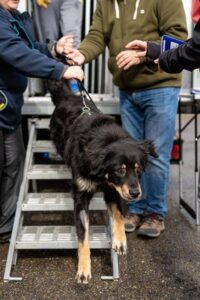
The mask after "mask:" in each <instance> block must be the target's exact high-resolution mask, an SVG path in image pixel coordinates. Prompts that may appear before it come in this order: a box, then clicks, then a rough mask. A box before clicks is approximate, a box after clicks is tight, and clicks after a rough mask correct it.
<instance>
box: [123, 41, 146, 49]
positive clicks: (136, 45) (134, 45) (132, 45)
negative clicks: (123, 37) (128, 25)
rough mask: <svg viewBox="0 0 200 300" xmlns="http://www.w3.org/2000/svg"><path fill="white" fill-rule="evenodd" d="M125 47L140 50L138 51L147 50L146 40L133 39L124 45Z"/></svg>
mask: <svg viewBox="0 0 200 300" xmlns="http://www.w3.org/2000/svg"><path fill="white" fill-rule="evenodd" d="M126 48H127V49H134V50H136V49H137V50H140V51H147V42H145V41H140V40H134V41H132V42H130V43H128V44H127V45H126Z"/></svg>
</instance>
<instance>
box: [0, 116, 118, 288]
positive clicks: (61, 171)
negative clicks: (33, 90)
mask: <svg viewBox="0 0 200 300" xmlns="http://www.w3.org/2000/svg"><path fill="white" fill-rule="evenodd" d="M40 129H45V130H46V129H49V119H32V120H31V121H30V126H29V141H28V146H27V154H26V160H25V167H24V178H23V182H22V185H21V189H20V193H19V199H18V203H17V209H16V214H15V220H14V225H13V231H12V236H11V241H10V245H9V251H8V256H7V262H6V268H5V273H4V281H5V282H7V281H10V280H22V277H12V276H11V272H12V267H13V265H16V263H17V257H18V251H19V250H21V249H76V248H77V244H78V243H77V237H76V229H75V227H74V226H66V225H64V226H32V225H31V226H30V225H29V226H27V225H25V224H24V218H25V214H26V213H28V212H40V214H41V213H47V212H58V211H59V212H62V211H66V212H67V211H73V208H74V203H73V199H72V198H71V194H70V193H68V192H66V193H65V192H62V193H61V192H55V193H54V192H52V193H46V192H40V193H39V192H37V180H58V179H61V180H63V179H64V180H68V179H69V180H70V179H71V173H70V170H69V169H68V168H67V167H66V166H65V165H64V164H63V163H62V162H60V163H57V164H35V163H34V155H35V153H46V152H48V153H54V154H55V152H56V150H55V148H54V146H53V144H52V143H51V141H49V140H39V139H38V132H39V130H40ZM31 183H32V190H31V192H30V184H31ZM90 210H106V205H105V203H104V201H103V199H102V194H101V193H96V194H95V195H94V198H93V200H92V201H91V205H90ZM111 226H112V220H111V218H110V225H109V226H104V225H99V226H90V231H89V244H90V248H91V249H111V230H110V229H111ZM111 263H112V270H113V274H112V275H111V276H102V277H101V278H102V279H109V280H117V279H118V278H119V267H118V255H117V254H116V252H115V251H113V250H112V249H111Z"/></svg>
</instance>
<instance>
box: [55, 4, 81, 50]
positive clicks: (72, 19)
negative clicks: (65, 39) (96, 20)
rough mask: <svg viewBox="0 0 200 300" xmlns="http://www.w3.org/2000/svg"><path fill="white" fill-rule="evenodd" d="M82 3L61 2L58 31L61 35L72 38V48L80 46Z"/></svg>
mask: <svg viewBox="0 0 200 300" xmlns="http://www.w3.org/2000/svg"><path fill="white" fill-rule="evenodd" d="M82 15H83V3H82V1H81V0H62V4H61V8H60V29H61V33H62V35H70V34H73V36H74V47H75V48H77V47H78V45H79V44H80V39H81V29H82Z"/></svg>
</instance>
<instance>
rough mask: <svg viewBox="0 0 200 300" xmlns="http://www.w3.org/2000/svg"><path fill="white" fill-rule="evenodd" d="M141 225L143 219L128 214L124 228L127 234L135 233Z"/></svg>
mask: <svg viewBox="0 0 200 300" xmlns="http://www.w3.org/2000/svg"><path fill="white" fill-rule="evenodd" d="M140 224H141V217H140V216H139V215H135V214H132V213H128V214H127V215H126V217H125V218H124V226H125V231H126V232H133V231H135V229H136V228H137V227H139V226H140Z"/></svg>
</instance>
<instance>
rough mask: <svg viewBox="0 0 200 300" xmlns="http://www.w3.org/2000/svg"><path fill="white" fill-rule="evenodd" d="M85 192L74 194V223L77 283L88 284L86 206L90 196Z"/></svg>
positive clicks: (88, 261) (89, 270) (88, 250)
mask: <svg viewBox="0 0 200 300" xmlns="http://www.w3.org/2000/svg"><path fill="white" fill-rule="evenodd" d="M88 196H89V194H88V193H87V192H80V193H77V192H76V193H75V194H74V201H75V202H74V208H75V222H76V230H77V236H78V271H77V274H76V280H77V282H78V283H88V281H89V280H90V279H91V277H92V276H91V260H90V247H89V216H88V206H89V201H90V199H91V197H92V196H89V198H88Z"/></svg>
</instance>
